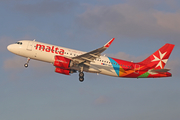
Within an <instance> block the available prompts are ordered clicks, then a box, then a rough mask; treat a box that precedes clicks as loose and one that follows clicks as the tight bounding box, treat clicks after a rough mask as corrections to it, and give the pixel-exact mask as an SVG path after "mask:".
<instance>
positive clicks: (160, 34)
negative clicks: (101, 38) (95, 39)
mask: <svg viewBox="0 0 180 120" xmlns="http://www.w3.org/2000/svg"><path fill="white" fill-rule="evenodd" d="M138 3H140V4H143V6H144V3H142V0H139V1H138V2H137V3H136V4H135V2H127V3H123V4H116V5H111V6H92V5H89V6H88V7H86V8H87V10H86V11H85V12H84V13H82V14H80V15H79V16H78V21H79V22H78V25H79V26H81V27H85V28H86V29H92V30H94V31H98V32H101V33H106V34H108V35H109V36H114V37H127V38H133V40H134V39H139V38H146V39H147V38H150V39H152V40H153V39H154V40H155V39H156V40H157V39H163V40H168V41H169V40H171V41H175V42H179V39H180V37H179V32H180V22H179V21H180V12H174V13H172V12H168V11H160V10H158V9H155V7H156V5H157V6H158V5H159V4H160V3H162V1H159V2H157V3H156V2H154V1H153V2H147V3H146V4H145V6H144V7H140V6H139V7H138V5H137V4H138ZM146 6H149V7H146Z"/></svg>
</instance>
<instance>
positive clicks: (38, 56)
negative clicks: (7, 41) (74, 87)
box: [7, 40, 117, 77]
mask: <svg viewBox="0 0 180 120" xmlns="http://www.w3.org/2000/svg"><path fill="white" fill-rule="evenodd" d="M18 42H19V44H17V43H16V44H11V45H9V46H8V47H7V48H8V50H9V51H11V52H12V53H14V54H17V55H19V56H23V57H26V58H30V59H35V60H40V61H44V62H48V63H54V57H55V56H56V55H59V56H63V57H66V58H70V59H71V58H73V57H75V56H79V55H81V54H84V53H86V52H82V51H78V50H73V49H69V48H65V47H60V46H55V45H50V44H46V43H41V42H37V41H30V40H22V41H18ZM75 69H76V70H78V69H79V68H75ZM84 71H86V72H93V73H100V74H105V75H110V76H116V77H117V74H116V72H115V70H114V69H113V66H112V64H111V62H110V60H109V59H108V57H106V56H100V57H99V58H97V59H95V60H94V61H93V62H90V66H86V67H85V68H84Z"/></svg>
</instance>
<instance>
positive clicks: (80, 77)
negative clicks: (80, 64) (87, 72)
mask: <svg viewBox="0 0 180 120" xmlns="http://www.w3.org/2000/svg"><path fill="white" fill-rule="evenodd" d="M79 81H80V82H83V81H84V73H83V72H79Z"/></svg>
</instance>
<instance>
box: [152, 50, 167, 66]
mask: <svg viewBox="0 0 180 120" xmlns="http://www.w3.org/2000/svg"><path fill="white" fill-rule="evenodd" d="M166 53H167V52H165V53H163V54H162V53H161V51H160V50H159V56H160V58H159V57H157V56H155V55H153V57H154V60H152V61H151V62H154V61H159V63H158V64H157V65H156V68H157V67H159V66H160V67H161V69H162V68H164V65H163V63H164V64H166V62H167V61H168V59H163V58H164V56H165V55H166Z"/></svg>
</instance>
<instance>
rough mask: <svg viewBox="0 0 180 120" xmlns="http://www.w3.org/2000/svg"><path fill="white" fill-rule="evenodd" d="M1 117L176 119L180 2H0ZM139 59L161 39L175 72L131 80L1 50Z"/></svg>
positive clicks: (179, 90)
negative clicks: (46, 47) (41, 46)
mask: <svg viewBox="0 0 180 120" xmlns="http://www.w3.org/2000/svg"><path fill="white" fill-rule="evenodd" d="M0 16H1V17H0V53H1V56H0V64H1V68H0V72H1V74H0V75H1V79H0V120H50V119H51V120H110V119H112V120H132V119H133V120H170V119H171V120H179V119H180V114H179V111H180V104H179V101H180V87H179V85H180V80H179V78H180V74H179V71H180V55H179V51H180V1H179V0H136V1H134V0H113V1H112V0H0ZM113 37H115V38H116V39H115V41H114V42H113V43H112V45H111V46H110V47H109V48H108V49H107V50H106V51H105V52H104V53H103V54H106V55H107V56H112V57H116V58H119V59H124V60H128V61H137V62H138V61H142V60H143V59H145V58H146V57H148V56H149V55H150V54H152V53H154V52H155V51H156V50H157V49H159V48H160V47H161V46H163V45H164V44H165V43H171V44H175V48H174V50H173V52H172V54H171V56H170V58H169V61H168V62H167V65H166V68H170V69H171V73H172V75H173V77H171V78H159V79H143V78H142V79H129V78H118V77H110V76H106V75H97V74H92V73H85V81H84V82H82V83H80V82H79V80H78V74H77V73H75V74H72V75H70V76H66V75H62V74H58V73H55V72H54V69H55V67H54V66H53V65H52V64H49V63H43V62H39V61H35V60H31V61H30V63H29V67H28V68H24V63H25V62H26V58H23V57H20V56H16V55H14V54H12V53H10V52H9V51H8V50H7V48H6V47H7V46H8V45H9V44H12V43H15V42H16V41H19V40H33V39H36V41H39V42H44V43H49V44H54V45H59V46H63V47H68V48H72V49H77V50H81V51H86V52H88V51H91V50H94V49H96V48H99V47H101V46H103V45H104V44H105V43H106V42H107V41H109V40H110V39H111V38H113Z"/></svg>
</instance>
